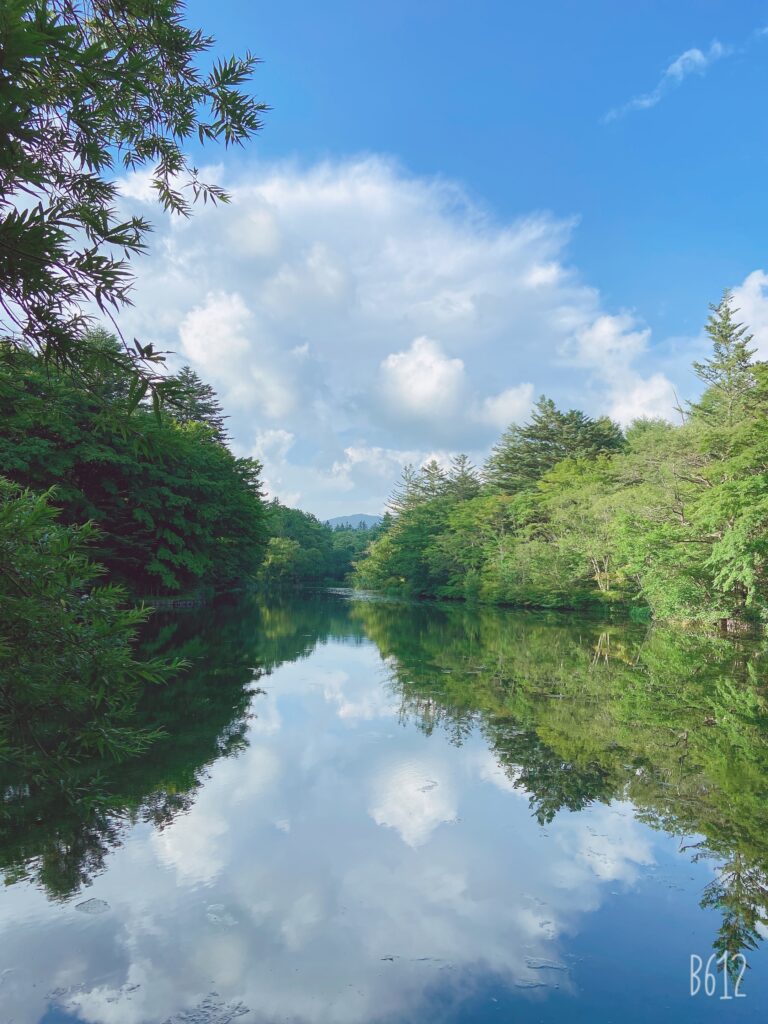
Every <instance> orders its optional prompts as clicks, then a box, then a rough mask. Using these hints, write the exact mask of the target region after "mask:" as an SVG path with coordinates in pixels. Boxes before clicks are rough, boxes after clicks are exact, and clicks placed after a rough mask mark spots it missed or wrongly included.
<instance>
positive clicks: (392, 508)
mask: <svg viewBox="0 0 768 1024" xmlns="http://www.w3.org/2000/svg"><path fill="white" fill-rule="evenodd" d="M418 503H419V474H418V473H417V471H416V469H415V468H414V466H413V465H411V464H410V463H409V464H408V465H407V466H404V467H403V471H402V473H401V474H400V480H399V481H398V482H397V484H395V488H394V490H393V491H392V494H391V495H390V496H389V499H388V500H387V509H388V510H389V512H391V513H392V515H395V516H398V515H400V514H401V513H402V512H405V511H406V510H407V509H409V508H413V507H414V506H415V505H418Z"/></svg>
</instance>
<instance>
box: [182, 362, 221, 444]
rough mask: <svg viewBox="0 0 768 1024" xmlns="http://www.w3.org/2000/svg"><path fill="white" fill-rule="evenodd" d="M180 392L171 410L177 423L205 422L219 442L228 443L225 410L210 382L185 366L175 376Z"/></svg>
mask: <svg viewBox="0 0 768 1024" xmlns="http://www.w3.org/2000/svg"><path fill="white" fill-rule="evenodd" d="M175 380H176V383H177V384H178V385H179V390H178V392H177V393H176V394H175V395H174V397H173V400H172V403H171V412H172V414H173V418H174V419H175V420H176V422H177V423H204V424H205V425H206V426H207V427H210V429H211V430H212V431H213V434H214V437H215V438H216V440H217V441H218V442H219V444H226V443H227V442H228V440H229V438H228V436H227V431H226V427H225V426H224V420H226V419H228V417H227V416H225V415H224V410H223V409H222V407H221V403H220V402H219V398H218V395H217V394H216V392H215V391H214V390H213V388H212V387H211V385H210V384H206V383H205V381H203V380H201V379H200V377H198V375H197V374H196V373H195V371H194V370H193V369H192V368H191V367H189V366H184V367H182V369H181V370H180V372H179V373H177V374H176V377H175Z"/></svg>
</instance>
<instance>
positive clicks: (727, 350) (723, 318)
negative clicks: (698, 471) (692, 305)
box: [691, 289, 756, 427]
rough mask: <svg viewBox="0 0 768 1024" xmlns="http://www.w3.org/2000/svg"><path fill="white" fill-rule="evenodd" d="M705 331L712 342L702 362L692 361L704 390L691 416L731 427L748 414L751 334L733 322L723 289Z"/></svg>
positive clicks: (752, 384) (751, 387) (752, 387)
mask: <svg viewBox="0 0 768 1024" xmlns="http://www.w3.org/2000/svg"><path fill="white" fill-rule="evenodd" d="M709 308H710V311H711V312H710V314H709V319H708V320H707V324H706V327H705V328H704V330H705V331H706V333H707V334H708V335H709V338H710V339H711V341H712V355H711V356H710V358H709V359H705V360H704V362H701V363H699V362H695V363H694V364H693V369H694V371H695V373H696V376H697V377H698V378H699V380H700V381H703V383H704V384H705V385H706V386H707V391H706V392H705V394H704V395H703V396H702V399H701V401H700V402H696V403H692V405H691V408H692V410H693V412H694V414H696V413H698V414H699V415H702V416H704V417H706V418H707V419H710V420H711V419H715V418H716V419H718V420H720V421H721V422H723V421H724V423H725V424H726V425H727V426H729V427H732V426H733V425H734V423H735V422H736V421H737V420H739V419H741V418H742V417H743V415H744V413H745V412H746V411H747V407H748V404H749V398H750V395H751V393H752V392H754V390H755V387H756V380H755V375H754V369H753V363H752V357H753V356H754V355H755V351H756V350H755V349H754V348H750V342H751V341H752V335H751V334H749V333H748V328H747V327H746V326H745V325H744V324H740V323H736V320H735V315H736V313H738V310H737V309H734V308H733V295H732V294H731V292H730V291H728V290H727V289H726V291H724V292H723V297H722V299H721V300H720V302H719V303H718V304H717V305H716V306H715V305H710V307H709Z"/></svg>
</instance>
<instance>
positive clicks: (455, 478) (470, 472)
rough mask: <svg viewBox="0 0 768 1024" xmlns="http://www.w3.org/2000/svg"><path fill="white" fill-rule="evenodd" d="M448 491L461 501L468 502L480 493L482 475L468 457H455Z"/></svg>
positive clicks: (449, 475)
mask: <svg viewBox="0 0 768 1024" xmlns="http://www.w3.org/2000/svg"><path fill="white" fill-rule="evenodd" d="M448 489H449V491H450V493H451V494H452V495H453V496H454V497H456V498H458V499H459V501H468V500H469V499H470V498H474V497H476V496H477V495H478V493H479V492H480V474H479V473H478V471H477V469H476V467H475V466H473V465H472V462H471V461H470V458H469V456H468V455H464V454H463V453H462V454H460V455H454V456H453V458H452V459H451V468H450V470H449V471H448Z"/></svg>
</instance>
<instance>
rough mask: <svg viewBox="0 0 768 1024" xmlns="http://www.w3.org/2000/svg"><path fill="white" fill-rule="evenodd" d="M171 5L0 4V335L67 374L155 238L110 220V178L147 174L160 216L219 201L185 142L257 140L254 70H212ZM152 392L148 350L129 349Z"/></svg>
mask: <svg viewBox="0 0 768 1024" xmlns="http://www.w3.org/2000/svg"><path fill="white" fill-rule="evenodd" d="M183 15H184V6H183V4H182V3H180V2H179V0H8V2H6V3H3V4H2V6H0V40H1V41H2V53H3V60H2V66H1V67H0V154H2V155H1V156H0V335H6V336H7V337H10V338H12V339H14V342H15V343H16V344H19V345H24V346H32V347H33V348H35V349H37V350H38V351H40V352H42V353H44V354H45V355H46V357H48V358H49V359H51V358H52V359H55V360H56V361H57V362H59V363H62V364H73V363H76V362H77V358H78V353H79V351H80V348H81V346H82V343H83V339H84V336H85V334H86V332H87V330H88V329H89V327H91V326H93V324H92V321H91V319H90V312H89V310H90V307H91V306H93V307H94V308H97V309H98V310H100V311H101V313H102V315H104V316H107V317H113V316H114V315H115V314H116V313H117V312H118V311H119V310H120V308H121V307H122V306H123V305H124V304H125V303H126V302H129V301H130V296H129V292H130V286H131V281H132V277H131V273H130V268H129V260H130V258H131V257H132V256H134V255H136V254H137V253H141V252H142V251H143V250H144V249H145V247H146V239H147V234H148V232H149V230H150V225H149V223H148V222H147V221H145V220H144V219H143V218H140V217H136V216H129V217H127V218H126V217H125V216H124V214H122V213H121V211H120V203H119V190H118V184H117V181H116V176H117V174H118V170H120V171H123V172H128V171H135V170H138V169H142V168H145V167H147V168H149V181H150V184H151V187H152V189H153V190H154V192H155V193H156V195H157V198H158V201H159V202H160V204H161V205H162V206H163V207H164V208H165V209H167V210H171V211H173V212H175V213H179V214H182V215H185V216H186V215H189V213H190V211H191V207H192V204H193V203H194V201H195V200H197V199H202V200H203V201H208V200H211V201H214V202H216V201H226V199H227V196H226V193H225V192H224V191H223V190H222V189H221V188H220V187H219V186H217V185H215V184H208V183H205V182H204V181H202V180H201V179H200V177H199V175H198V172H197V170H196V168H195V167H194V166H193V165H192V164H191V163H190V160H189V158H188V156H187V155H186V154H185V152H184V149H183V145H184V143H185V142H187V141H189V140H192V139H194V140H195V141H196V142H198V143H203V144H204V143H206V142H213V141H222V142H223V143H224V144H225V145H227V146H229V145H238V144H241V143H243V142H245V141H246V140H247V139H249V138H251V137H252V136H253V135H254V134H255V133H256V132H257V131H258V130H259V128H260V127H261V115H262V113H263V111H264V110H265V107H264V105H263V104H262V103H259V102H257V101H256V99H254V97H253V96H252V95H250V93H248V92H247V91H246V89H245V88H244V86H245V85H246V83H247V82H248V80H249V79H250V78H251V76H252V73H253V71H254V68H255V66H256V63H257V61H256V58H255V57H254V56H253V55H251V54H246V55H245V56H244V57H243V58H236V57H231V58H227V59H219V60H217V61H215V62H214V63H213V66H212V67H211V68H210V70H207V71H204V70H202V63H201V60H202V57H203V55H204V54H205V53H206V51H208V50H209V49H210V48H211V46H212V43H213V40H212V39H211V37H209V36H207V35H206V34H205V33H204V32H203V31H202V30H201V29H199V28H194V27H190V26H187V25H186V24H185V23H184V20H183ZM128 351H129V352H130V355H131V359H132V361H133V363H134V367H135V368H137V369H139V370H140V371H141V375H142V378H143V384H141V385H140V386H141V387H142V388H144V390H146V388H147V387H148V386H149V385H150V384H151V385H153V386H154V387H155V392H156V394H158V395H162V394H163V393H164V392H166V391H168V385H167V383H164V382H163V381H162V380H160V379H159V378H158V377H157V376H156V375H154V376H153V373H152V363H153V361H155V360H156V359H157V358H158V353H157V352H156V350H155V348H154V347H153V345H152V342H151V340H150V341H148V342H143V343H142V342H135V343H134V344H133V345H131V346H130V347H129V348H128Z"/></svg>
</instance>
